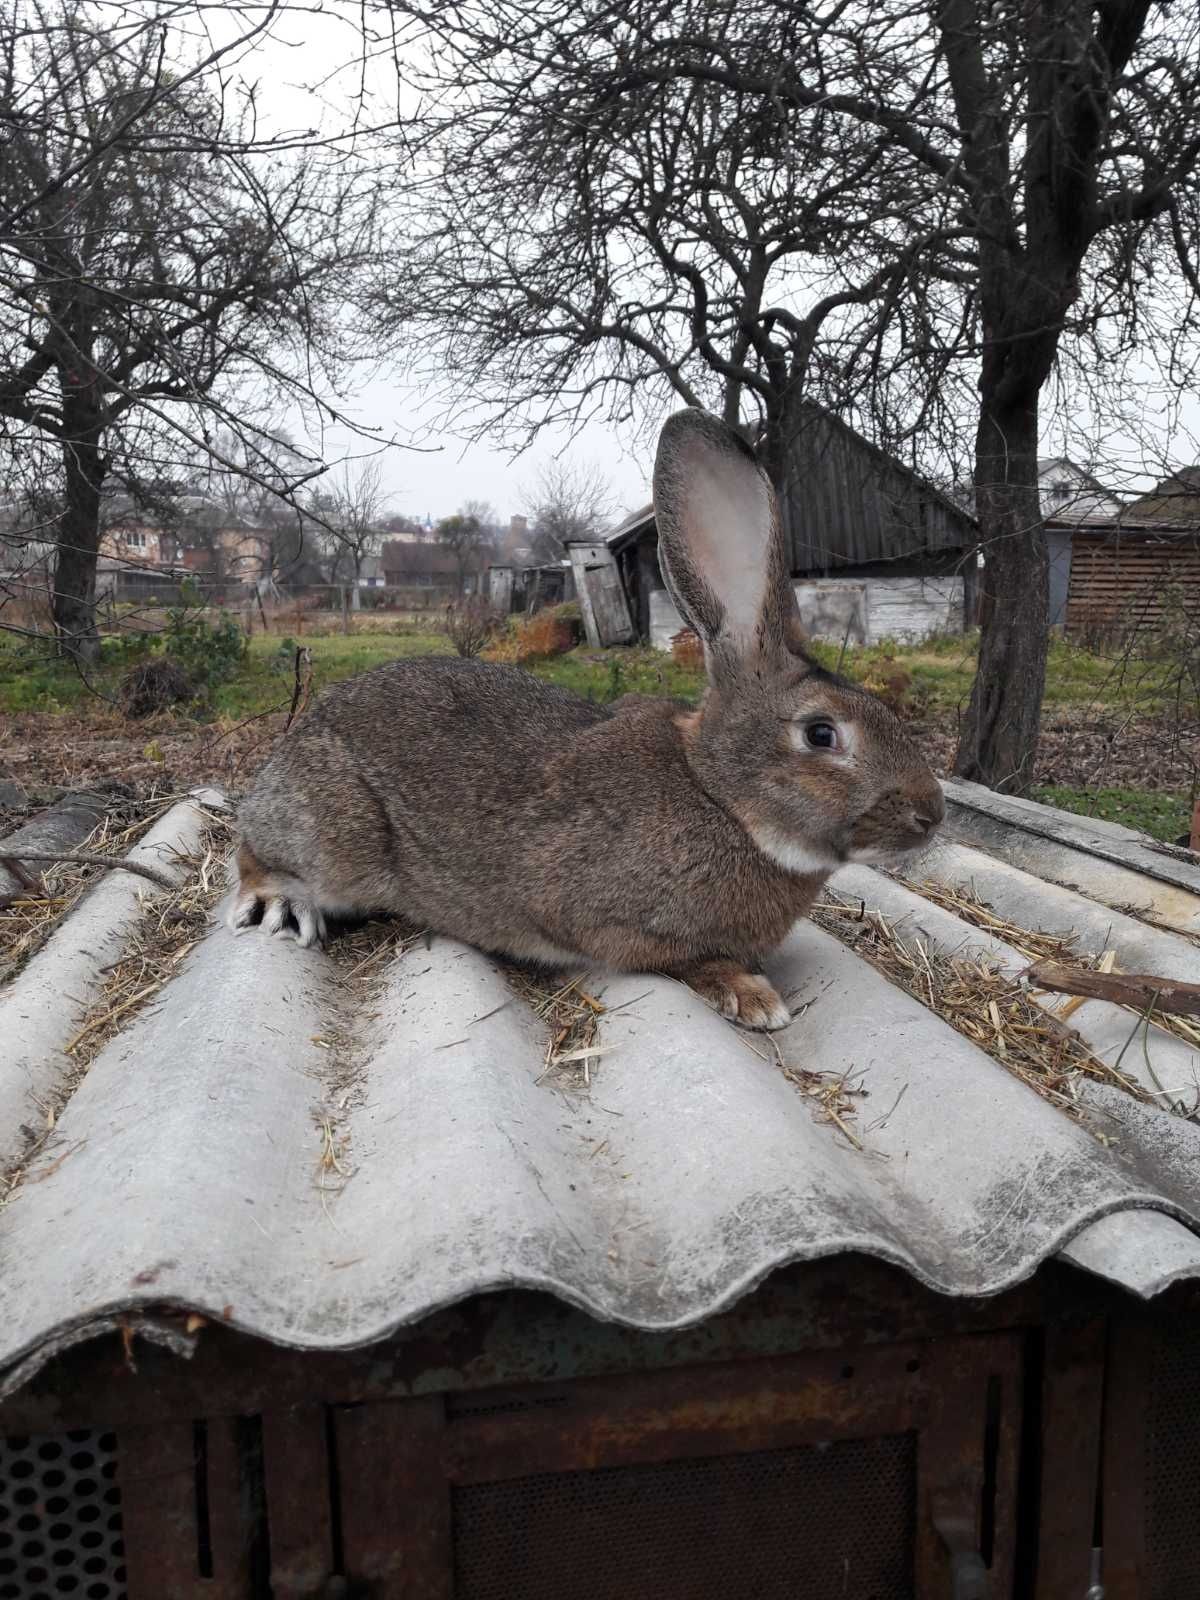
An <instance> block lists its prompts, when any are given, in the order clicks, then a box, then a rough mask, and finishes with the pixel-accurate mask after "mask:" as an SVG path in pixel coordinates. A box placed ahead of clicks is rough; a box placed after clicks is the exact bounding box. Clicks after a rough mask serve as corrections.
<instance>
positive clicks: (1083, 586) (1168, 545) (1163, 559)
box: [1066, 530, 1200, 633]
mask: <svg viewBox="0 0 1200 1600" xmlns="http://www.w3.org/2000/svg"><path fill="white" fill-rule="evenodd" d="M1180 606H1182V607H1183V608H1185V609H1186V611H1187V612H1188V613H1189V614H1190V615H1191V616H1192V617H1196V616H1200V533H1197V534H1192V535H1190V536H1189V535H1183V536H1158V535H1154V534H1130V533H1128V532H1126V531H1124V530H1118V531H1117V532H1115V533H1111V534H1096V533H1076V534H1075V536H1074V538H1073V540H1072V550H1071V581H1070V588H1069V590H1068V595H1067V615H1066V624H1067V631H1068V632H1069V633H1085V632H1087V631H1089V630H1094V629H1101V630H1104V629H1111V630H1113V631H1120V632H1129V631H1132V630H1136V629H1142V628H1161V627H1162V626H1164V624H1167V623H1168V622H1169V620H1170V618H1171V615H1172V613H1173V612H1174V611H1176V610H1177V609H1178V608H1179V607H1180Z"/></svg>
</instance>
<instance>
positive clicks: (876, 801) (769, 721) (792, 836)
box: [230, 409, 944, 1029]
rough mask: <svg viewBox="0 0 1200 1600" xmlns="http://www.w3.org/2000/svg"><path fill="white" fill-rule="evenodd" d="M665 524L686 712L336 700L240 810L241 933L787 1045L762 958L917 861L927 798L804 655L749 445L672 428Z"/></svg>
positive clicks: (274, 760) (424, 695) (458, 677)
mask: <svg viewBox="0 0 1200 1600" xmlns="http://www.w3.org/2000/svg"><path fill="white" fill-rule="evenodd" d="M654 506H655V515H656V519H657V524H658V534H659V548H660V556H661V560H662V566H663V573H664V577H665V579H666V582H667V584H668V587H669V588H670V590H671V593H672V595H673V596H674V599H675V601H676V604H677V605H678V607H679V610H680V612H681V614H682V615H683V617H684V619H685V620H686V621H687V622H688V624H689V625H690V626H691V627H692V628H693V629H694V630H695V632H696V633H697V635H698V636H699V638H700V640H701V642H702V645H703V651H704V661H705V670H706V676H707V680H708V681H707V688H706V690H705V693H704V695H703V698H702V700H701V703H700V704H699V706H698V707H695V708H693V707H690V706H688V705H686V704H684V703H681V702H678V701H671V700H666V699H656V698H650V697H640V696H636V695H629V696H626V697H624V698H623V699H622V700H621V701H619V702H617V703H616V704H614V705H611V706H601V705H596V704H593V703H592V702H590V701H588V700H584V699H581V698H579V697H578V696H576V695H572V694H570V693H568V692H567V691H565V690H563V689H560V688H557V687H555V686H553V685H551V684H547V683H544V682H542V681H541V680H540V679H538V678H536V677H534V676H533V675H532V674H530V673H528V672H525V671H522V670H521V669H520V668H516V667H506V666H495V665H491V664H488V663H484V662H475V661H461V660H458V659H454V658H450V659H444V658H433V659H430V658H425V659H421V660H400V661H395V662H392V663H390V664H388V665H386V666H382V667H377V668H375V669H374V670H372V671H370V672H365V673H363V674H362V675H361V676H359V677H356V678H352V679H350V680H349V681H347V682H344V683H341V684H338V685H337V686H336V687H334V688H332V689H330V690H329V691H328V692H327V693H326V694H325V695H323V696H322V697H321V699H320V700H319V701H318V702H317V704H316V705H315V707H314V708H313V709H312V710H311V711H310V712H309V713H308V714H307V716H306V717H304V718H303V719H302V721H301V722H300V723H299V724H298V725H297V726H296V727H295V729H294V730H293V731H292V732H291V733H289V734H288V735H287V737H285V738H284V739H283V740H282V741H281V742H280V743H279V745H278V746H277V747H276V749H275V751H274V752H273V754H272V755H271V757H270V758H269V759H268V761H267V762H266V764H265V765H264V766H263V768H262V769H261V771H260V772H259V775H258V778H257V781H256V782H255V784H254V786H253V789H252V790H251V792H250V794H249V795H248V797H247V798H246V800H245V801H244V803H243V805H242V807H241V810H240V818H239V821H240V826H241V834H242V842H241V846H240V849H239V851H238V858H237V859H238V869H239V879H240V882H239V888H238V891H237V894H236V897H235V900H234V903H233V907H232V910H231V913H230V923H231V926H232V927H233V929H234V930H235V931H237V932H240V931H242V930H244V929H245V928H247V927H249V926H250V925H252V924H253V923H255V922H256V921H257V920H258V919H259V918H260V916H261V921H262V925H263V927H264V928H265V929H266V930H267V931H268V932H270V933H272V934H287V935H289V936H293V935H294V936H295V937H296V938H298V940H299V942H300V943H301V944H302V945H310V944H312V943H314V942H315V941H317V940H322V939H323V938H324V934H325V918H326V917H329V916H350V915H363V914H367V913H370V912H390V913H393V914H396V915H399V916H402V917H404V918H405V919H406V920H408V921H409V922H411V923H413V924H415V925H417V926H419V927H426V928H429V929H431V930H433V931H436V932H440V933H443V934H446V935H450V936H452V937H455V938H458V939H462V940H464V941H465V942H467V943H469V944H472V945H475V946H477V947H478V948H480V949H482V950H485V951H488V952H490V953H493V954H496V955H500V956H505V957H509V958H516V959H518V960H521V961H526V962H533V963H537V964H542V965H545V966H550V967H562V966H566V965H579V964H581V963H583V962H596V963H601V964H603V965H606V966H608V967H610V968H615V969H618V970H625V971H630V970H644V971H654V972H660V973H664V974H667V975H669V976H672V977H675V978H677V979H680V980H682V981H683V982H684V983H685V984H688V985H690V986H691V988H692V989H694V990H695V991H696V992H697V993H698V994H699V995H701V996H702V997H703V998H704V999H705V1000H706V1001H707V1002H708V1003H709V1004H710V1005H712V1006H714V1007H715V1008H716V1009H717V1010H718V1011H719V1012H720V1013H721V1014H722V1015H723V1016H726V1017H729V1018H733V1019H736V1020H737V1021H738V1022H739V1023H740V1024H742V1025H743V1026H745V1027H749V1028H759V1029H775V1028H780V1027H783V1026H784V1025H785V1024H786V1023H787V1022H788V1021H789V1020H790V1018H789V1012H788V1008H787V1006H786V1005H785V1004H784V1001H783V1000H782V998H781V997H780V995H779V994H778V993H777V992H776V990H775V989H774V987H773V986H772V985H771V983H770V982H769V981H768V980H767V978H766V977H764V976H763V975H762V971H761V964H762V962H763V960H764V958H765V957H766V956H768V955H769V953H770V952H771V950H772V949H773V948H774V947H775V946H776V945H778V944H779V942H780V941H781V940H782V939H783V937H784V935H785V934H786V933H787V932H788V930H789V929H790V928H791V927H792V925H793V924H794V923H795V921H796V920H797V918H799V917H802V916H804V915H805V913H806V912H807V911H808V910H809V908H810V906H811V905H812V903H813V901H814V900H815V898H816V896H817V895H818V894H819V892H820V890H821V887H822V885H823V884H824V883H825V881H826V879H827V878H828V877H829V876H830V874H831V873H832V872H833V871H834V870H835V869H836V868H837V867H838V866H839V865H840V864H841V863H843V862H847V861H876V862H880V861H882V862H887V861H892V860H894V859H898V858H901V857H903V856H904V855H905V854H906V853H908V852H911V851H914V850H917V849H920V848H923V847H925V846H926V845H928V844H929V842H930V839H931V838H932V836H933V834H934V831H935V830H936V828H937V826H938V824H939V823H940V822H941V820H942V817H943V814H944V802H943V798H942V791H941V788H940V786H939V784H938V782H937V780H936V779H935V777H934V776H933V774H932V772H931V771H930V770H929V768H928V766H927V765H926V763H925V761H924V760H923V759H922V756H921V753H920V751H919V750H918V748H917V747H916V745H915V744H914V742H913V741H912V739H911V738H910V737H909V735H908V734H907V733H906V732H905V731H904V729H903V727H902V726H901V724H900V723H899V721H898V720H897V719H896V717H895V716H894V715H893V714H892V712H891V711H889V710H888V709H887V707H886V706H884V705H883V704H882V702H881V701H879V700H877V699H876V698H875V697H874V696H873V695H871V694H868V693H867V692H866V691H865V690H863V689H861V688H858V687H857V686H856V685H854V684H853V683H850V682H848V681H846V680H845V679H843V678H840V677H837V676H835V675H834V674H833V673H831V672H828V671H826V670H825V669H824V668H822V667H820V666H819V665H817V664H816V663H815V662H814V661H813V660H812V659H811V658H810V656H808V655H807V654H806V653H805V648H804V639H803V636H802V631H801V627H800V618H799V613H798V610H797V607H796V600H795V595H794V593H793V591H792V587H791V584H790V583H789V581H788V563H787V556H786V550H785V545H784V539H783V534H782V532H781V528H780V523H779V516H778V510H777V507H776V503H775V497H774V494H773V492H772V489H771V487H770V484H769V482H768V480H767V478H766V476H765V474H764V473H763V472H762V470H761V469H760V467H759V466H758V464H757V462H756V460H755V456H754V453H753V451H752V450H751V448H750V447H749V446H748V445H747V444H746V443H745V441H744V440H743V439H742V438H741V437H740V436H739V435H738V434H736V433H735V432H733V431H732V430H731V429H730V428H728V427H726V426H725V424H723V423H722V422H720V421H718V420H717V419H716V418H715V417H713V416H710V415H708V414H707V413H705V412H703V411H700V410H698V409H691V410H687V411H682V412H679V413H677V414H676V415H674V416H672V417H670V418H669V419H668V421H667V422H666V423H665V424H664V426H663V429H662V432H661V436H660V439H659V444H658V452H657V459H656V463H655V471H654Z"/></svg>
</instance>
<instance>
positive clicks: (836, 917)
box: [810, 891, 1151, 1137]
mask: <svg viewBox="0 0 1200 1600" xmlns="http://www.w3.org/2000/svg"><path fill="white" fill-rule="evenodd" d="M826 893H827V895H829V891H826ZM829 899H830V900H831V901H832V904H831V905H818V906H815V907H814V908H813V910H812V912H811V913H810V915H811V917H812V920H813V921H814V922H816V923H817V924H818V925H819V926H820V927H822V928H825V929H826V930H827V931H828V932H829V933H832V934H833V935H834V936H835V937H836V938H838V939H840V940H841V942H842V943H843V944H846V945H849V946H850V947H851V948H852V949H853V950H854V951H855V952H856V953H857V954H858V955H860V956H861V957H862V958H863V959H864V960H865V961H867V962H869V963H870V965H871V966H873V967H875V968H876V969H877V971H879V972H882V973H883V974H884V976H885V977H887V978H890V979H891V980H892V981H893V982H894V983H898V984H899V985H900V986H901V987H902V988H904V989H907V990H908V992H909V993H910V994H911V995H913V996H914V997H915V998H916V999H918V1000H920V1001H921V1003H922V1005H925V1006H927V1007H928V1008H929V1010H930V1011H933V1012H934V1013H935V1014H936V1015H937V1016H939V1017H941V1018H942V1020H943V1021H944V1022H948V1023H949V1024H950V1026H951V1027H952V1028H954V1029H955V1030H956V1031H957V1032H958V1033H961V1034H962V1035H963V1036H964V1037H965V1038H967V1039H969V1040H970V1041H971V1043H972V1044H975V1045H978V1046H979V1048H980V1049H981V1050H986V1051H987V1053H988V1055H990V1056H992V1057H993V1058H994V1059H995V1060H996V1061H999V1062H1000V1064H1001V1065H1002V1066H1003V1067H1005V1068H1006V1069H1007V1070H1008V1071H1009V1072H1011V1073H1012V1075H1013V1076H1014V1077H1016V1078H1020V1079H1021V1081H1022V1082H1023V1083H1026V1084H1028V1085H1029V1087H1030V1088H1031V1089H1033V1090H1034V1092H1035V1093H1036V1094H1039V1095H1041V1096H1042V1097H1043V1098H1044V1099H1046V1100H1050V1101H1052V1102H1053V1103H1054V1104H1055V1105H1058V1106H1060V1107H1062V1109H1063V1110H1065V1111H1066V1112H1067V1113H1068V1114H1069V1115H1070V1116H1072V1117H1074V1118H1076V1119H1077V1120H1081V1119H1082V1118H1083V1116H1084V1112H1085V1108H1084V1107H1083V1106H1082V1105H1081V1104H1080V1102H1079V1099H1078V1087H1079V1081H1080V1079H1081V1078H1091V1079H1093V1080H1095V1081H1096V1082H1098V1083H1105V1084H1108V1085H1110V1086H1113V1087H1116V1088H1119V1089H1123V1090H1124V1091H1125V1093H1126V1094H1129V1095H1131V1096H1132V1097H1133V1098H1134V1099H1135V1100H1141V1101H1149V1100H1150V1098H1151V1097H1150V1096H1149V1095H1148V1094H1147V1093H1146V1091H1145V1090H1144V1089H1143V1088H1142V1086H1141V1084H1139V1083H1138V1082H1137V1080H1136V1079H1134V1078H1131V1077H1130V1076H1129V1075H1128V1074H1127V1073H1124V1072H1121V1071H1120V1070H1119V1069H1118V1068H1117V1067H1115V1066H1109V1065H1108V1063H1107V1062H1104V1061H1101V1060H1099V1059H1098V1057H1096V1056H1095V1055H1093V1054H1092V1052H1091V1050H1089V1048H1088V1046H1087V1044H1086V1043H1085V1042H1084V1040H1083V1039H1081V1038H1080V1036H1079V1034H1077V1033H1076V1032H1075V1030H1074V1029H1073V1028H1069V1027H1067V1025H1066V1024H1065V1023H1064V1022H1062V1021H1061V1020H1059V1019H1058V1018H1056V1017H1053V1016H1051V1015H1050V1013H1049V1012H1047V1011H1043V1010H1042V1008H1041V1007H1040V1006H1039V1005H1037V1004H1036V1003H1035V1002H1034V1001H1033V999H1032V998H1031V997H1030V995H1029V994H1028V993H1027V992H1026V991H1025V990H1024V989H1023V988H1022V987H1021V985H1020V984H1019V983H1015V982H1014V981H1013V980H1012V979H1010V978H1007V977H1005V976H1004V975H1003V973H1000V972H998V971H997V970H996V969H995V967H994V966H993V965H992V964H991V963H990V961H989V960H988V959H987V957H986V956H985V955H983V954H982V953H978V954H976V955H974V956H972V955H970V954H956V955H946V954H943V953H941V952H939V951H937V950H933V949H931V948H930V947H929V946H928V945H927V944H926V943H925V942H924V941H923V940H921V939H916V938H909V939H905V938H903V937H902V936H901V935H900V933H899V932H898V931H897V929H896V928H895V926H893V924H891V923H889V922H888V920H887V918H886V917H884V916H883V915H882V913H881V912H879V911H869V910H864V911H863V912H862V914H861V916H860V917H859V918H857V919H855V920H851V919H849V918H848V917H846V916H845V915H844V912H845V910H846V909H847V908H849V907H850V906H851V905H852V902H850V901H845V900H843V899H842V898H841V897H840V896H837V895H829ZM997 920H998V919H997ZM1018 931H1019V932H1021V933H1022V934H1023V935H1024V937H1025V938H1026V939H1029V938H1031V937H1032V938H1034V939H1036V940H1039V941H1041V942H1042V943H1043V944H1044V943H1046V942H1047V941H1048V940H1049V936H1048V935H1045V934H1036V935H1030V934H1029V933H1028V930H1018ZM1006 942H1009V943H1013V944H1017V941H1016V940H1006ZM1054 943H1055V946H1056V948H1062V947H1063V946H1062V941H1061V940H1056V941H1054ZM1018 948H1019V945H1018ZM1098 1137H1102V1136H1099V1135H1098Z"/></svg>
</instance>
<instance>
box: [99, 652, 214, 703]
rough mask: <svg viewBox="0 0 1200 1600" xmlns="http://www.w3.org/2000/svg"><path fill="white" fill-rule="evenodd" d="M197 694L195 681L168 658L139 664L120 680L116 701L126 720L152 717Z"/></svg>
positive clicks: (159, 657) (157, 658)
mask: <svg viewBox="0 0 1200 1600" xmlns="http://www.w3.org/2000/svg"><path fill="white" fill-rule="evenodd" d="M194 694H195V688H194V687H193V684H192V680H191V679H190V678H189V677H188V675H187V673H186V672H185V671H184V670H183V668H182V667H181V666H179V665H178V664H177V663H176V662H174V661H171V660H170V659H169V658H167V657H165V656H157V657H155V658H154V659H153V660H151V661H139V662H138V664H137V665H136V666H134V667H130V669H129V671H128V672H127V673H126V674H125V676H124V677H123V678H122V679H121V685H120V688H119V689H118V690H117V699H118V702H119V704H120V707H121V710H122V711H123V712H124V713H125V715H126V716H127V717H151V716H153V715H154V713H155V712H156V711H165V710H166V709H167V707H168V706H174V705H179V704H180V703H181V702H182V701H185V700H190V699H191V698H192V696H193V695H194Z"/></svg>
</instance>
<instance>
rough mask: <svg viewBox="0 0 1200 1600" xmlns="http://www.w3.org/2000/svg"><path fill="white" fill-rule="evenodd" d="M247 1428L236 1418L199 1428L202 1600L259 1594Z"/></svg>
mask: <svg viewBox="0 0 1200 1600" xmlns="http://www.w3.org/2000/svg"><path fill="white" fill-rule="evenodd" d="M251 1426H252V1425H251V1424H248V1423H247V1421H246V1420H245V1419H243V1418H239V1417H214V1418H212V1419H211V1420H210V1421H208V1422H206V1423H205V1425H204V1428H205V1453H206V1462H207V1472H206V1474H205V1488H206V1494H207V1510H208V1542H209V1548H210V1550H211V1560H212V1578H211V1579H210V1580H209V1582H208V1583H207V1584H206V1585H205V1587H204V1590H203V1594H204V1596H205V1600H208V1597H209V1596H210V1595H211V1596H213V1597H214V1600H215V1597H216V1596H220V1597H221V1600H251V1596H254V1595H257V1594H258V1592H259V1590H258V1588H257V1586H256V1584H255V1577H256V1572H255V1560H256V1557H257V1558H258V1560H259V1561H260V1562H262V1561H264V1560H265V1556H266V1552H265V1550H263V1549H259V1548H257V1546H256V1538H258V1537H261V1534H262V1532H263V1529H262V1527H261V1526H260V1525H258V1523H259V1517H258V1513H259V1509H260V1508H259V1507H258V1506H256V1504H255V1500H254V1495H253V1485H252V1483H251V1481H250V1474H249V1471H248V1466H249V1463H248V1461H247V1459H246V1456H247V1444H248V1439H247V1434H248V1432H249V1430H250V1427H251ZM189 1592H190V1593H192V1594H195V1593H197V1592H198V1591H197V1590H196V1589H193V1590H191V1591H189Z"/></svg>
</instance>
